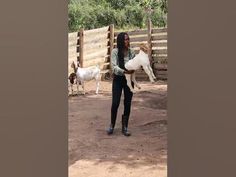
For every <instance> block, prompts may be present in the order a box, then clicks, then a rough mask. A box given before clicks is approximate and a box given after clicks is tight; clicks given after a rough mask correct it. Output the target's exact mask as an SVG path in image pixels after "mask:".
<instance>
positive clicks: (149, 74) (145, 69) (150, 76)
mask: <svg viewBox="0 0 236 177" xmlns="http://www.w3.org/2000/svg"><path fill="white" fill-rule="evenodd" d="M143 69H144V71H145V73H146V74H147V75H148V77H149V80H150V81H151V82H152V83H154V79H153V78H152V75H151V72H150V70H149V69H148V67H147V66H144V67H143Z"/></svg>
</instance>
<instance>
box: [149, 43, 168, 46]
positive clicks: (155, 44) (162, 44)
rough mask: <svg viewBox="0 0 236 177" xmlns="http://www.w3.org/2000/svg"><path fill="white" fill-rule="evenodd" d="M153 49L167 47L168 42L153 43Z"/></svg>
mask: <svg viewBox="0 0 236 177" xmlns="http://www.w3.org/2000/svg"><path fill="white" fill-rule="evenodd" d="M152 46H153V47H167V42H159V43H156V42H155V43H154V42H153V43H152Z"/></svg>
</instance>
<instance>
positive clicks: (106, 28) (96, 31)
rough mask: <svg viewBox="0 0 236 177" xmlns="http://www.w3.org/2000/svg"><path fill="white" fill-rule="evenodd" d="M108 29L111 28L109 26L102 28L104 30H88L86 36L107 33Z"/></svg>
mask: <svg viewBox="0 0 236 177" xmlns="http://www.w3.org/2000/svg"><path fill="white" fill-rule="evenodd" d="M108 28H109V26H106V27H102V28H97V29H92V30H86V31H85V32H84V34H85V35H88V34H94V33H99V32H107V31H108Z"/></svg>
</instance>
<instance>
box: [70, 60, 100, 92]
mask: <svg viewBox="0 0 236 177" xmlns="http://www.w3.org/2000/svg"><path fill="white" fill-rule="evenodd" d="M71 67H72V68H74V70H75V74H76V80H77V91H78V92H79V83H81V85H82V88H83V94H85V88H84V82H85V81H90V80H93V79H95V81H96V94H98V91H99V85H100V78H101V77H100V71H101V70H100V68H99V66H98V65H97V66H91V67H87V68H81V67H80V64H79V62H78V63H77V67H76V66H75V63H74V62H73V63H72V64H71Z"/></svg>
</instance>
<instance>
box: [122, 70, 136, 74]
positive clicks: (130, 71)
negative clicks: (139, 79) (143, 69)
mask: <svg viewBox="0 0 236 177" xmlns="http://www.w3.org/2000/svg"><path fill="white" fill-rule="evenodd" d="M133 73H134V70H129V71H128V70H127V71H124V74H133Z"/></svg>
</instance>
